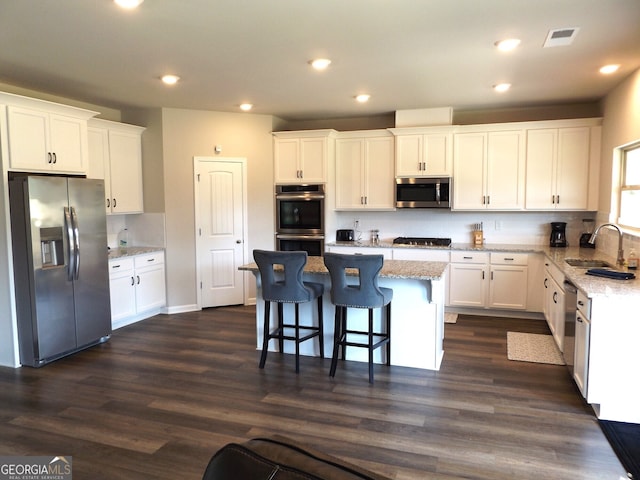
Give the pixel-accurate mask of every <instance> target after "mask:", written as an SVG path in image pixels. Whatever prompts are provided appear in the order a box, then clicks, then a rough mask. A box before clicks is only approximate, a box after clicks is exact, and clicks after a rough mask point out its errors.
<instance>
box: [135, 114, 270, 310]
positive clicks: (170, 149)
mask: <svg viewBox="0 0 640 480" xmlns="http://www.w3.org/2000/svg"><path fill="white" fill-rule="evenodd" d="M271 131H272V117H271V116H267V115H252V114H244V113H222V112H208V111H198V110H183V109H171V108H166V109H162V142H163V146H162V152H163V157H164V161H163V169H164V185H163V187H162V188H163V191H164V208H165V220H166V232H167V235H166V271H167V307H168V308H169V309H170V310H174V311H175V310H176V309H189V308H190V307H193V306H195V305H196V304H197V295H196V261H195V259H196V248H195V246H196V239H195V219H194V183H193V182H194V178H193V157H194V156H211V157H214V156H216V155H215V154H214V146H215V145H221V146H222V153H221V154H220V156H222V157H245V158H246V159H247V176H248V178H247V186H248V204H249V205H248V210H249V214H248V215H249V218H248V228H249V232H248V236H247V238H248V241H249V244H248V246H247V247H248V251H249V252H251V251H252V250H253V249H254V248H273V247H274V237H273V230H274V218H273V205H274V204H273V202H274V200H273V199H274V193H273V153H272V152H273V141H272V135H271ZM145 161H146V158H145ZM145 188H147V185H146V184H145ZM247 261H251V259H247Z"/></svg>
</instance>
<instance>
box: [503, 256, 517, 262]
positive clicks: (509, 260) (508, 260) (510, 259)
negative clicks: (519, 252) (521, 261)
mask: <svg viewBox="0 0 640 480" xmlns="http://www.w3.org/2000/svg"><path fill="white" fill-rule="evenodd" d="M514 260H515V258H508V257H504V261H505V262H513V261H514Z"/></svg>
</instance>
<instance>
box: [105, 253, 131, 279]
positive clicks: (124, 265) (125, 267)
mask: <svg viewBox="0 0 640 480" xmlns="http://www.w3.org/2000/svg"><path fill="white" fill-rule="evenodd" d="M131 272H133V258H131V257H121V258H114V259H112V260H109V276H110V277H114V276H119V275H125V274H129V275H130V274H131Z"/></svg>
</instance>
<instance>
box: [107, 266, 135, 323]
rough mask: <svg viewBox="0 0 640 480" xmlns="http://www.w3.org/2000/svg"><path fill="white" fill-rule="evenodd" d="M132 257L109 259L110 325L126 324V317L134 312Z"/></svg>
mask: <svg viewBox="0 0 640 480" xmlns="http://www.w3.org/2000/svg"><path fill="white" fill-rule="evenodd" d="M135 284H136V281H135V271H134V266H133V257H121V258H114V259H110V260H109V289H110V293H111V326H112V328H116V327H117V326H123V325H126V323H124V322H125V321H126V319H127V318H132V317H134V316H135V314H136V289H135Z"/></svg>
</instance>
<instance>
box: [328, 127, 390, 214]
mask: <svg viewBox="0 0 640 480" xmlns="http://www.w3.org/2000/svg"><path fill="white" fill-rule="evenodd" d="M393 145H394V144H393V136H391V135H390V134H389V133H387V132H383V133H382V134H380V133H379V132H356V133H355V134H348V135H341V136H340V138H338V139H337V140H336V180H335V187H336V209H337V210H361V209H366V210H393V209H394V208H395V182H394V168H393Z"/></svg>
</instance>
